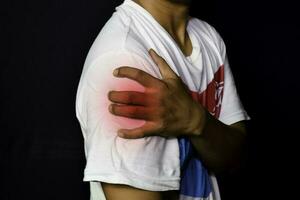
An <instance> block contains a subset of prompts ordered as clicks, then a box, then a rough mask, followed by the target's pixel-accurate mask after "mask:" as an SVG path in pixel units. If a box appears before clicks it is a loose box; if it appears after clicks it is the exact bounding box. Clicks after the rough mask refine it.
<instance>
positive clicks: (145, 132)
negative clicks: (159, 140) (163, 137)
mask: <svg viewBox="0 0 300 200" xmlns="http://www.w3.org/2000/svg"><path fill="white" fill-rule="evenodd" d="M154 130H155V128H154V124H153V123H151V122H146V123H145V124H144V125H143V126H141V127H138V128H135V129H120V130H119V131H118V136H119V137H122V138H125V139H138V138H143V137H146V136H153V135H155V131H154Z"/></svg>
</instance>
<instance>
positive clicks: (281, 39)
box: [0, 0, 300, 200]
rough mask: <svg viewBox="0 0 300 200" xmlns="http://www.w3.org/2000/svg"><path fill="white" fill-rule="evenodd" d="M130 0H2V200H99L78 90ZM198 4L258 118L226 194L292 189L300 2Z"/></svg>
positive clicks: (284, 193)
mask: <svg viewBox="0 0 300 200" xmlns="http://www.w3.org/2000/svg"><path fill="white" fill-rule="evenodd" d="M120 2H121V1H116V0H115V1H100V0H97V1H96V0H82V1H79V0H64V1H62V0H44V1H38V0H31V1H26V0H24V1H16V0H11V1H5V2H2V3H1V20H3V22H1V26H0V28H1V41H0V42H1V49H2V52H1V71H0V72H1V74H0V75H1V76H0V81H1V83H0V88H1V90H0V94H1V100H0V102H1V104H0V106H1V108H0V109H1V129H0V130H1V138H0V141H1V143H0V145H1V146H0V150H1V151H0V156H1V159H0V160H1V161H0V162H1V163H0V164H1V165H0V170H1V171H0V173H1V174H0V175H1V178H0V181H1V183H2V187H0V190H1V192H0V199H5V200H15V199H21V198H22V199H64V200H66V199H72V200H76V199H78V200H79V199H81V200H82V199H89V187H88V184H87V183H83V182H82V178H83V169H84V165H85V158H84V149H83V138H82V136H81V131H80V126H79V124H78V122H77V119H76V117H75V95H76V89H77V85H78V81H79V78H80V74H81V70H82V66H83V63H84V59H85V57H86V54H87V52H88V50H89V48H90V46H91V44H92V42H93V40H94V39H95V37H96V36H97V34H98V33H99V31H100V29H101V27H102V26H103V25H104V23H105V22H106V21H107V20H108V19H109V17H110V16H111V14H112V12H113V10H114V7H115V6H117V5H118V4H120ZM197 3H198V5H197ZM191 12H192V15H193V16H196V17H199V18H201V19H203V20H206V21H207V22H209V23H210V24H211V25H213V26H214V27H215V28H216V29H217V30H218V32H219V33H220V34H221V35H222V37H223V39H224V41H225V43H226V46H227V52H228V56H229V61H230V64H231V68H232V70H233V73H234V77H235V80H236V83H237V88H238V91H239V94H240V97H241V99H242V102H243V104H244V106H245V108H246V110H247V111H248V114H249V115H250V116H251V118H252V120H251V122H250V123H249V124H248V130H249V137H248V144H247V147H246V149H247V153H246V156H245V161H244V163H243V166H242V168H241V169H240V170H239V171H238V172H235V173H234V174H225V175H222V176H220V187H221V192H222V196H223V199H224V200H229V199H253V198H255V199H273V198H274V199H279V198H284V199H286V198H288V197H292V196H293V195H294V193H295V192H297V190H296V188H295V186H296V184H293V183H292V182H291V181H290V180H289V178H292V179H296V180H297V177H296V172H297V167H296V162H297V161H298V157H297V154H296V152H297V147H298V146H299V145H298V142H297V140H296V136H297V134H299V128H297V126H298V124H297V123H298V119H299V117H297V113H298V110H299V109H298V106H299V101H298V97H299V95H298V92H299V91H300V90H299V78H298V77H299V75H298V68H299V61H298V59H299V57H300V56H299V47H300V46H299V45H300V44H299V20H298V19H299V16H298V11H297V6H296V5H293V4H292V2H289V1H281V2H280V3H276V2H275V1H271V0H266V1H258V0H253V1H238V0H226V1H222V0H208V1H194V3H193V5H192V11H191ZM290 199H294V198H290Z"/></svg>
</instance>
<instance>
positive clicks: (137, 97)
mask: <svg viewBox="0 0 300 200" xmlns="http://www.w3.org/2000/svg"><path fill="white" fill-rule="evenodd" d="M108 99H109V100H111V101H112V102H114V103H121V104H133V105H148V104H149V98H147V95H146V94H145V93H143V92H135V91H110V92H109V93H108Z"/></svg>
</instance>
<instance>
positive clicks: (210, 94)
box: [190, 65, 224, 118]
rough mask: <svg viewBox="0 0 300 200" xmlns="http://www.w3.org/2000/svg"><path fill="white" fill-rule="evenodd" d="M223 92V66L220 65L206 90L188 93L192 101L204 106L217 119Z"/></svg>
mask: <svg viewBox="0 0 300 200" xmlns="http://www.w3.org/2000/svg"><path fill="white" fill-rule="evenodd" d="M223 91H224V65H221V66H220V67H219V69H218V71H217V72H216V73H215V74H214V78H213V80H212V81H211V82H210V83H209V84H208V85H207V88H206V89H205V90H204V91H203V92H201V93H197V92H194V91H190V94H191V95H192V97H193V99H194V100H195V101H197V102H199V103H200V104H201V105H202V106H204V107H205V108H206V109H207V110H208V111H209V112H210V113H211V114H212V115H213V116H214V117H216V118H219V115H220V111H221V105H222V98H223Z"/></svg>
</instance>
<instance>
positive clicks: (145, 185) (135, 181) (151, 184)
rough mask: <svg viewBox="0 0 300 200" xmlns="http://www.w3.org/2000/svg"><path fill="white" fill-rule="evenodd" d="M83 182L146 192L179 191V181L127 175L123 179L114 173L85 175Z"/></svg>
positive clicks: (119, 174) (121, 174)
mask: <svg viewBox="0 0 300 200" xmlns="http://www.w3.org/2000/svg"><path fill="white" fill-rule="evenodd" d="M83 181H85V182H89V181H99V182H105V183H111V184H124V185H129V186H132V187H135V188H139V189H143V190H148V191H168V190H179V187H180V185H179V182H180V180H179V179H173V180H164V179H161V178H160V179H157V180H155V179H149V178H145V177H141V176H139V177H134V176H133V177H129V176H128V174H127V176H126V177H125V176H124V175H123V173H117V172H114V173H113V174H110V175H107V174H105V175H101V174H93V175H90V174H85V175H84V178H83Z"/></svg>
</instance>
